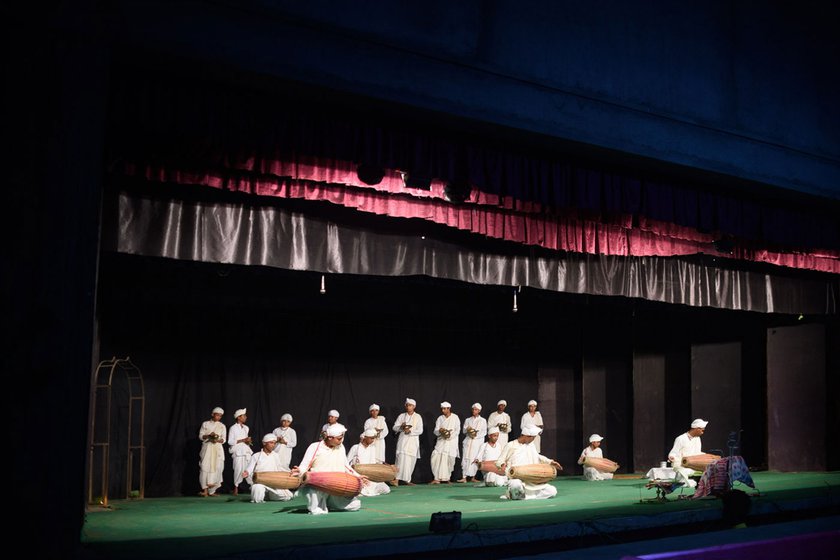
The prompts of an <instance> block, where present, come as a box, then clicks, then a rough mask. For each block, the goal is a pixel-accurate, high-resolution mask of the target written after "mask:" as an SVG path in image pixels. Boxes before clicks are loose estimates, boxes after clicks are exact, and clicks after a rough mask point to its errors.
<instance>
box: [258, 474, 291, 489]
mask: <svg viewBox="0 0 840 560" xmlns="http://www.w3.org/2000/svg"><path fill="white" fill-rule="evenodd" d="M254 484H262V485H265V486H268V487H269V488H274V489H275V490H295V489H297V488H298V487H299V486H300V477H298V476H292V475H290V474H289V473H287V472H257V473H254Z"/></svg>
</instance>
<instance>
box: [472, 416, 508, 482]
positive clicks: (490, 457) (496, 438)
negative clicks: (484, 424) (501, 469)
mask: <svg viewBox="0 0 840 560" xmlns="http://www.w3.org/2000/svg"><path fill="white" fill-rule="evenodd" d="M504 448H505V446H504V445H502V443H501V434H500V430H499V428H498V427H496V426H491V427H490V428H489V429H488V430H487V441H485V442H484V443H482V444H481V447H479V448H478V457H476V458H475V463H476V464H477V465H481V463H483V462H484V461H494V462H495V461H496V460H497V459H498V458H499V457H501V456H502V452H503V451H504ZM482 474H483V475H484V482H483V483H481V484H480V485H479V486H507V483H508V479H507V477H506V476H502V475H498V474H496V473H492V472H486V473H482Z"/></svg>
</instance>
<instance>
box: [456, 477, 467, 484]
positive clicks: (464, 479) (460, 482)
mask: <svg viewBox="0 0 840 560" xmlns="http://www.w3.org/2000/svg"><path fill="white" fill-rule="evenodd" d="M466 481H467V479H466V478H462V479H461V480H456V481H455V482H457V483H458V484H463V483H464V482H466Z"/></svg>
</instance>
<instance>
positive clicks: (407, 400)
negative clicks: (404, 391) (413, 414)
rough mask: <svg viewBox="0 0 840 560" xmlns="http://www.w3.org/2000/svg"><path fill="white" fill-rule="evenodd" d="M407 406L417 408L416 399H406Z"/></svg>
mask: <svg viewBox="0 0 840 560" xmlns="http://www.w3.org/2000/svg"><path fill="white" fill-rule="evenodd" d="M405 404H413V405H414V406H417V401H415V400H414V399H405Z"/></svg>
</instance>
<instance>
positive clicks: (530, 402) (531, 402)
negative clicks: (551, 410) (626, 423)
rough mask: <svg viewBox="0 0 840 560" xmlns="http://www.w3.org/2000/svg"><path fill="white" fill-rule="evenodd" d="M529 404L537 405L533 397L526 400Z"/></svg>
mask: <svg viewBox="0 0 840 560" xmlns="http://www.w3.org/2000/svg"><path fill="white" fill-rule="evenodd" d="M531 405H534V406H537V401H535V400H534V399H531V400H530V401H528V406H531Z"/></svg>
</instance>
